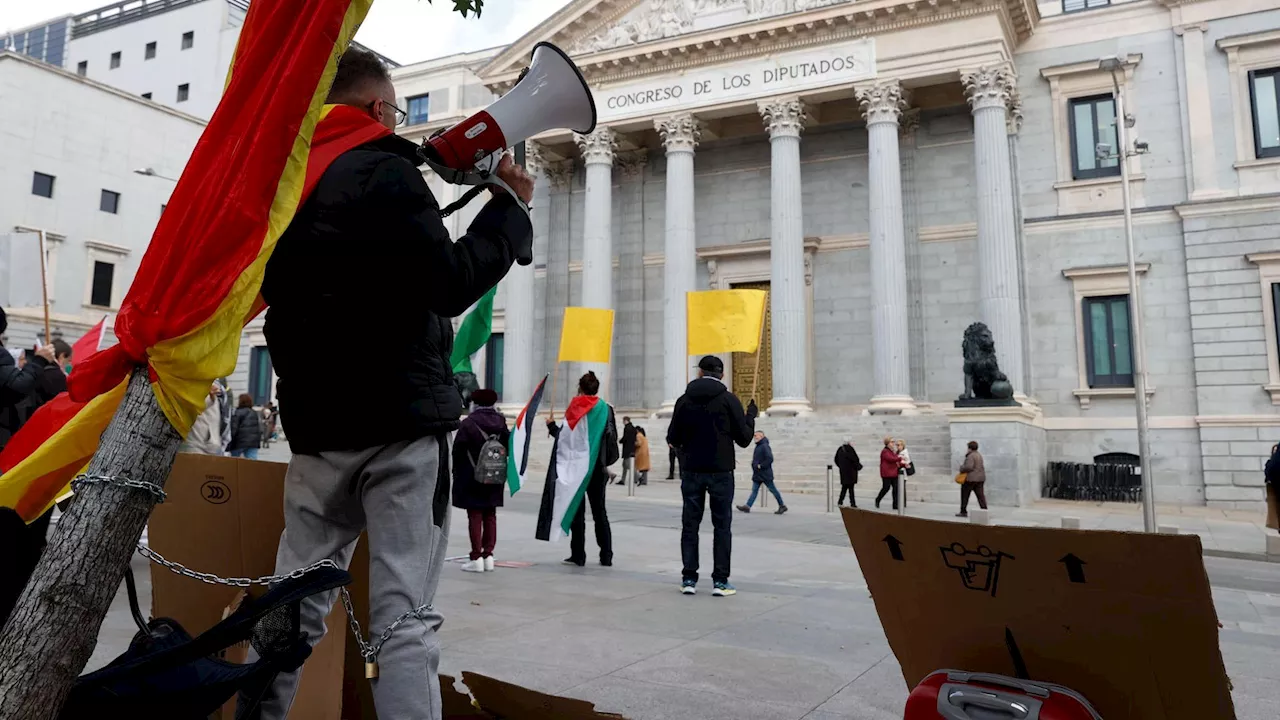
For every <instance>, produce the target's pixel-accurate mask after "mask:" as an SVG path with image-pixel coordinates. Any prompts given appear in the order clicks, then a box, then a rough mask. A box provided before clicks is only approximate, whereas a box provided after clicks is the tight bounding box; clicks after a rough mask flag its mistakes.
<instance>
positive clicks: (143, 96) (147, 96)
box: [142, 93, 151, 100]
mask: <svg viewBox="0 0 1280 720" xmlns="http://www.w3.org/2000/svg"><path fill="white" fill-rule="evenodd" d="M142 99H143V100H150V99H151V93H142Z"/></svg>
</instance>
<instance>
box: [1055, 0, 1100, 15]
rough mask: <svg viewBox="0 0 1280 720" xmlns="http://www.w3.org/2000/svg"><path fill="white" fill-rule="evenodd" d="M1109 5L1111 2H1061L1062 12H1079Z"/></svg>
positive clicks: (1063, 0)
mask: <svg viewBox="0 0 1280 720" xmlns="http://www.w3.org/2000/svg"><path fill="white" fill-rule="evenodd" d="M1110 4H1111V0H1062V12H1064V13H1072V12H1080V11H1081V10H1092V9H1094V8H1100V7H1106V6H1108V5H1110Z"/></svg>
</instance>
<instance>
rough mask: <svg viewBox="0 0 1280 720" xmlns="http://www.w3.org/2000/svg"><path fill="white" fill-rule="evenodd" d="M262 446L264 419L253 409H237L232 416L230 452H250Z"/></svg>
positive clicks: (228, 447)
mask: <svg viewBox="0 0 1280 720" xmlns="http://www.w3.org/2000/svg"><path fill="white" fill-rule="evenodd" d="M261 446H262V417H261V416H259V415H258V411H257V410H254V409H253V408H245V407H242V408H236V411H235V413H234V414H232V416H231V444H230V445H228V446H227V449H228V450H249V449H252V448H256V447H261Z"/></svg>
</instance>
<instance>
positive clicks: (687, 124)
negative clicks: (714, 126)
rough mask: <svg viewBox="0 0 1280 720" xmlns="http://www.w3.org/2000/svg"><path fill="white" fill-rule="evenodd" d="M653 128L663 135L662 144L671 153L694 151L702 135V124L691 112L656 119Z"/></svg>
mask: <svg viewBox="0 0 1280 720" xmlns="http://www.w3.org/2000/svg"><path fill="white" fill-rule="evenodd" d="M653 128H654V129H655V130H657V131H658V134H659V135H661V136H662V144H663V145H664V146H665V147H666V149H667V152H669V153H673V152H693V149H694V148H696V147H698V139H699V138H701V137H702V124H701V123H699V122H698V119H697V118H696V117H694V116H693V115H691V114H689V113H681V114H679V115H672V116H671V117H666V118H661V119H658V120H654V121H653Z"/></svg>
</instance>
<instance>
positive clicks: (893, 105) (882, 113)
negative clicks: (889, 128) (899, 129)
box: [854, 80, 909, 125]
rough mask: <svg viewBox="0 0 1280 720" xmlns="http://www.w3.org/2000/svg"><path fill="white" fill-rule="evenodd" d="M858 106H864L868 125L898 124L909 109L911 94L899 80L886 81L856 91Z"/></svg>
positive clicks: (863, 109) (863, 111) (863, 110)
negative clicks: (908, 103) (904, 112)
mask: <svg viewBox="0 0 1280 720" xmlns="http://www.w3.org/2000/svg"><path fill="white" fill-rule="evenodd" d="M854 95H855V96H856V97H857V98H858V104H859V105H861V106H862V114H863V115H864V116H865V117H866V118H867V124H868V125H874V124H876V123H893V124H895V125H896V124H898V119H899V118H901V117H902V113H903V111H904V110H906V109H907V100H908V97H909V93H908V92H907V90H906V88H904V87H902V83H900V82H898V81H897V80H884V81H881V82H878V83H875V84H872V85H865V86H863V87H860V88H855V89H854Z"/></svg>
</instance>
